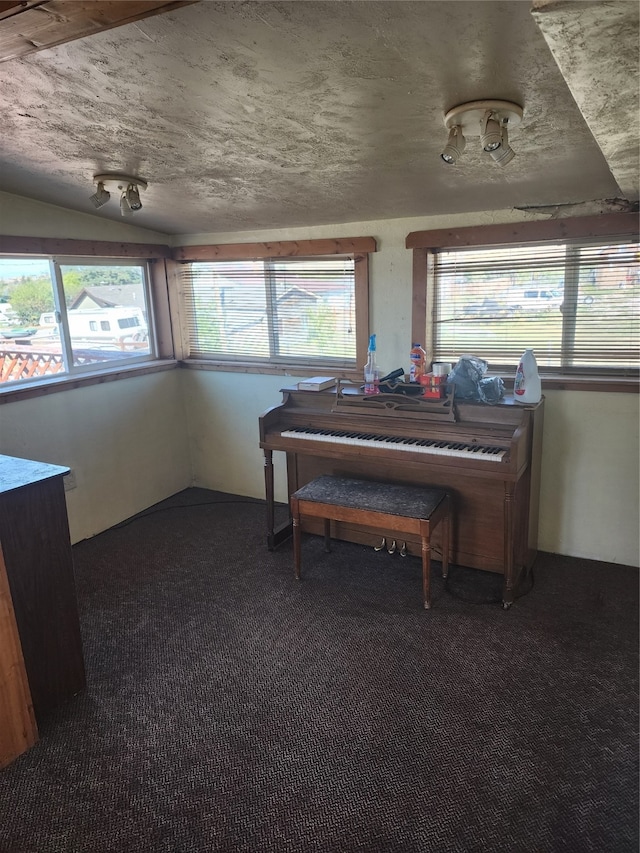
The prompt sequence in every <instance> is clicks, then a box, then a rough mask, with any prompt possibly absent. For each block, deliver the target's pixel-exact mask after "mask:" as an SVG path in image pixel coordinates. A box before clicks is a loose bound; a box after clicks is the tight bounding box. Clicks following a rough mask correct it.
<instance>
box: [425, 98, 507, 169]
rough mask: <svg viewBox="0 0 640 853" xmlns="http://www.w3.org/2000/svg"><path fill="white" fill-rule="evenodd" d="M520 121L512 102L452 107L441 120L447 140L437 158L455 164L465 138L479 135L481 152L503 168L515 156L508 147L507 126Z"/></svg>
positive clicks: (485, 102) (484, 102) (472, 103)
mask: <svg viewBox="0 0 640 853" xmlns="http://www.w3.org/2000/svg"><path fill="white" fill-rule="evenodd" d="M521 121H522V107H521V106H519V104H514V103H513V102H512V101H492V100H485V101H470V102H469V103H467V104H460V105H459V106H457V107H453V108H452V109H450V110H449V112H447V113H446V114H445V117H444V126H445V127H447V128H449V139H448V140H447V144H446V145H445V147H444V150H443V151H442V154H441V155H440V156H441V158H442V159H443V160H444V162H445V163H448V164H450V165H455V163H456V162H457V160H458V157H459V156H460V155H461V154H462V152H463V151H464V141H465V137H466V136H479V137H480V146H481V149H482V150H483V151H486V152H487V154H489V155H490V156H491V158H492V159H493V160H494V161H495V162H496V163H498V164H499V165H500V166H506V165H507V163H510V162H511V161H512V160H513V158H514V157H515V156H516V155H515V151H514V150H513V148H511V146H510V145H509V141H508V133H507V126H509V128H512V127H517V126H518V125H519V124H520V122H521ZM460 141H462V145H460Z"/></svg>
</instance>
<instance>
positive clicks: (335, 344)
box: [181, 238, 375, 372]
mask: <svg viewBox="0 0 640 853" xmlns="http://www.w3.org/2000/svg"><path fill="white" fill-rule="evenodd" d="M361 239H362V240H363V241H366V243H367V248H368V249H369V248H370V244H371V243H373V241H372V240H371V239H370V238H361ZM320 242H322V241H320ZM327 242H328V241H327ZM338 242H339V241H336V243H338ZM313 243H314V241H308V243H307V244H305V247H306V248H309V249H312V248H313ZM282 245H283V244H269V248H270V249H274V248H280V247H281V246H282ZM373 245H374V247H375V244H373ZM256 247H258V248H260V246H257V244H251V245H247V246H243V247H242V248H243V254H247V255H249V254H251V253H252V251H255V250H256ZM217 248H219V249H221V250H224V249H225V247H224V246H221V247H217ZM299 248H300V247H299V246H298V249H299ZM338 248H340V246H338ZM211 249H213V247H211ZM181 281H182V290H183V293H184V298H185V308H186V318H187V328H188V335H189V353H190V357H191V358H198V359H210V360H215V361H220V362H223V363H224V362H227V363H229V362H242V363H249V364H251V363H255V364H256V365H260V364H269V365H272V366H275V367H280V368H283V369H294V368H297V367H300V368H307V367H308V368H311V369H313V370H316V369H319V368H320V367H321V366H322V367H323V368H324V369H326V370H329V369H331V370H333V371H334V372H339V371H349V370H356V369H358V368H359V365H360V364H361V362H364V359H365V357H366V355H365V353H366V345H367V344H366V341H367V338H368V265H367V255H366V254H356V253H353V252H348V253H347V252H344V253H342V252H341V253H339V254H338V253H336V254H331V255H318V254H311V253H309V254H305V255H304V256H302V255H300V254H298V253H296V256H295V257H281V256H279V255H278V256H277V257H274V256H268V257H239V258H229V259H226V260H224V259H219V260H218V259H212V260H202V261H195V260H192V261H190V262H188V263H184V264H183V265H182V267H181Z"/></svg>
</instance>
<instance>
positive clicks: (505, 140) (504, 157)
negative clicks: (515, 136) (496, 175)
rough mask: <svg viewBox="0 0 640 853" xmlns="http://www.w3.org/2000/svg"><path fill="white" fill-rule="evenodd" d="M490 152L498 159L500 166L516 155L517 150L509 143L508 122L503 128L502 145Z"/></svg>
mask: <svg viewBox="0 0 640 853" xmlns="http://www.w3.org/2000/svg"><path fill="white" fill-rule="evenodd" d="M489 154H491V157H492V158H493V159H494V160H495V161H496V163H497V164H498V165H499V166H506V165H507V163H510V162H511V161H512V160H513V158H514V157H515V156H516V152H515V151H514V150H513V148H512V147H511V146H510V145H509V131H508V130H507V126H506V124H505V126H504V127H503V128H502V137H501V140H500V147H499V148H496V149H494V150H493V151H489Z"/></svg>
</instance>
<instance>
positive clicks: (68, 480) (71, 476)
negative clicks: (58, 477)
mask: <svg viewBox="0 0 640 853" xmlns="http://www.w3.org/2000/svg"><path fill="white" fill-rule="evenodd" d="M63 482H64V490H65V492H70V491H71V489H75V487H76V486H77V485H78V484H77V483H76V472H75V471H74V470H73V468H72V469H71V471H69V473H68V474H64V476H63Z"/></svg>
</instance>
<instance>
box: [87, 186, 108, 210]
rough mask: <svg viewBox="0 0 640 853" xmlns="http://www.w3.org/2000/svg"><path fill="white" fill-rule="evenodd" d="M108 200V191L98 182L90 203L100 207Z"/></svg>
mask: <svg viewBox="0 0 640 853" xmlns="http://www.w3.org/2000/svg"><path fill="white" fill-rule="evenodd" d="M110 198H111V193H110V192H109V191H108V190H105V188H104V184H103V183H102V181H98V189H97V190H96V191H95V193H94V194H93V195H92V196H91V201H92V202H93V203H94V205H95V206H96V207H102V205H103V204H106V203H107V202H108V201H109V199H110Z"/></svg>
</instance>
